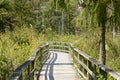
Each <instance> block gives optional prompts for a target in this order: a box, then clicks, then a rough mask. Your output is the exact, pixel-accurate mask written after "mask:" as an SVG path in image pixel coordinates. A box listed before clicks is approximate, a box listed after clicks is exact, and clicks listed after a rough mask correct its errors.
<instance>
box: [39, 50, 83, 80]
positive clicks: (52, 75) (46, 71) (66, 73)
mask: <svg viewBox="0 0 120 80" xmlns="http://www.w3.org/2000/svg"><path fill="white" fill-rule="evenodd" d="M39 80H82V79H80V77H79V76H78V73H77V71H76V70H75V69H74V67H73V63H72V59H71V57H70V55H69V53H63V52H55V51H51V52H50V57H49V59H48V60H47V61H46V63H45V64H44V66H43V68H42V70H41V72H40V77H39Z"/></svg>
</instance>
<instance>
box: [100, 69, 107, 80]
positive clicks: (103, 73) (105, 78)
mask: <svg viewBox="0 0 120 80" xmlns="http://www.w3.org/2000/svg"><path fill="white" fill-rule="evenodd" d="M99 70H100V74H101V75H102V78H103V79H104V80H107V72H105V71H103V70H102V69H101V68H99Z"/></svg>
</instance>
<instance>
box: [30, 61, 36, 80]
mask: <svg viewBox="0 0 120 80" xmlns="http://www.w3.org/2000/svg"><path fill="white" fill-rule="evenodd" d="M34 61H35V60H33V61H32V64H31V71H32V70H34V63H35V62H34ZM31 80H34V72H33V77H32V78H31Z"/></svg>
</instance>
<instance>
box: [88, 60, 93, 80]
mask: <svg viewBox="0 0 120 80" xmlns="http://www.w3.org/2000/svg"><path fill="white" fill-rule="evenodd" d="M87 66H88V68H89V69H90V70H91V69H92V64H91V62H90V61H89V60H87ZM87 80H92V77H91V75H90V74H89V72H88V71H87Z"/></svg>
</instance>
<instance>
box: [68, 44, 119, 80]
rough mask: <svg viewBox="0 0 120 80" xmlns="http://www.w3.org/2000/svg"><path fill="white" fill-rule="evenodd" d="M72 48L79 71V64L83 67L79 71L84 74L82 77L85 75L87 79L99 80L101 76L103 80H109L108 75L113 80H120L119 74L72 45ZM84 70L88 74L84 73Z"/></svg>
mask: <svg viewBox="0 0 120 80" xmlns="http://www.w3.org/2000/svg"><path fill="white" fill-rule="evenodd" d="M70 46H71V49H72V53H73V54H72V56H73V60H75V61H77V62H75V65H76V66H77V69H78V67H79V66H78V64H79V65H81V66H82V68H81V69H78V70H79V71H81V72H82V75H83V73H84V75H83V76H84V77H85V76H86V77H85V79H87V80H98V78H99V76H100V75H101V76H102V79H103V78H104V79H105V80H107V79H108V76H107V75H108V74H109V75H110V76H111V77H112V78H113V79H112V80H120V75H119V74H118V73H117V72H115V71H113V70H112V69H110V68H108V67H106V66H105V65H103V64H101V63H100V62H99V61H96V60H95V59H93V58H92V57H90V56H88V55H87V54H85V53H83V52H81V51H80V50H78V49H76V48H74V47H73V46H72V45H70ZM76 63H78V64H76ZM96 68H97V69H96ZM83 69H84V70H85V71H86V72H84V70H83ZM91 71H92V72H91Z"/></svg>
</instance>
